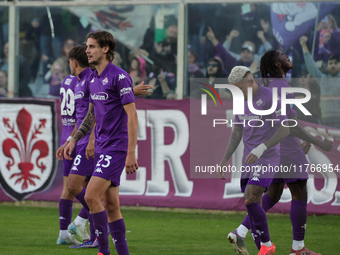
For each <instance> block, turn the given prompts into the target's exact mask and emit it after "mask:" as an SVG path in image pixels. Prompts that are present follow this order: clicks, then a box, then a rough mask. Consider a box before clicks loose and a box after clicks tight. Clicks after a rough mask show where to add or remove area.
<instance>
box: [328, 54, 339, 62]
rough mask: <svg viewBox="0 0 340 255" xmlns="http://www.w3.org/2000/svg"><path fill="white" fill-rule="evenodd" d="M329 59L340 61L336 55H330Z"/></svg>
mask: <svg viewBox="0 0 340 255" xmlns="http://www.w3.org/2000/svg"><path fill="white" fill-rule="evenodd" d="M330 60H336V61H337V62H340V60H339V57H338V56H336V55H332V56H330V58H329V59H328V61H330Z"/></svg>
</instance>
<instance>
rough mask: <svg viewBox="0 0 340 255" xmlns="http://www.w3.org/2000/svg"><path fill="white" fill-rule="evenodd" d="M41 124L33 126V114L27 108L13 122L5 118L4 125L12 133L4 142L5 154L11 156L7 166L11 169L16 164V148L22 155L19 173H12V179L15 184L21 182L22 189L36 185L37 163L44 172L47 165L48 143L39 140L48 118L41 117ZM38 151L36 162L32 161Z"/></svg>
mask: <svg viewBox="0 0 340 255" xmlns="http://www.w3.org/2000/svg"><path fill="white" fill-rule="evenodd" d="M39 122H40V124H39V125H37V126H34V127H32V116H31V114H30V113H29V112H28V111H26V109H25V108H23V109H21V110H20V112H19V113H18V116H17V118H16V125H15V123H11V121H10V119H9V118H3V123H4V126H5V127H6V128H7V129H8V133H9V134H11V135H12V137H11V138H7V139H5V140H4V141H3V143H2V149H3V153H4V155H5V156H6V157H7V158H9V160H8V162H7V163H6V168H7V170H8V171H11V167H12V166H13V165H15V164H16V162H15V157H14V156H13V154H12V152H13V151H12V149H14V150H16V151H17V152H18V154H19V157H20V162H17V163H18V168H19V169H20V172H19V173H15V174H12V175H11V176H10V179H13V180H15V185H17V184H20V183H21V189H22V190H26V189H27V188H28V185H29V184H30V185H33V186H35V185H36V184H35V181H34V179H39V180H40V177H39V176H38V175H35V174H32V173H31V171H32V170H33V169H34V166H35V165H36V166H37V167H38V168H40V170H41V172H42V173H43V172H44V170H45V169H46V165H45V164H44V162H43V160H42V159H43V158H45V157H46V156H47V155H48V153H49V148H48V144H47V143H46V142H45V141H44V140H39V135H40V134H42V132H41V130H42V129H44V128H45V124H46V120H45V119H40V120H39ZM35 151H38V153H39V156H38V157H37V158H36V160H35V162H32V155H33V153H34V152H35Z"/></svg>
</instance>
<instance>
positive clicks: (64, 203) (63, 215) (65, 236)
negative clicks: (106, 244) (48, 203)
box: [56, 75, 88, 245]
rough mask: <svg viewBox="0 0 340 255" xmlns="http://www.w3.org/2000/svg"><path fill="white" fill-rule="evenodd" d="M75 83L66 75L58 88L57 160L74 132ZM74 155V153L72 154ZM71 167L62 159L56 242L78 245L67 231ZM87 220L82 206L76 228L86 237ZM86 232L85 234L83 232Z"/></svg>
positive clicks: (75, 81) (70, 206) (71, 200)
mask: <svg viewBox="0 0 340 255" xmlns="http://www.w3.org/2000/svg"><path fill="white" fill-rule="evenodd" d="M76 84H77V77H75V76H73V75H69V76H67V77H66V78H65V79H64V81H63V83H62V85H61V88H60V99H61V117H62V125H63V131H62V135H61V143H60V144H62V146H60V148H59V149H58V150H57V152H56V157H57V158H58V159H59V160H62V159H63V157H62V156H61V155H62V152H63V150H64V148H65V147H66V145H67V144H68V142H69V140H70V138H72V136H73V135H74V134H75V132H76V119H75V109H74V88H75V86H76ZM72 156H74V155H72ZM71 167H72V161H69V160H65V159H64V160H63V176H64V178H63V191H62V193H61V196H60V199H59V225H60V231H59V237H58V239H57V244H63V245H70V244H73V245H79V244H80V242H79V241H77V240H76V239H75V238H74V237H73V236H71V235H70V233H69V231H68V226H69V224H70V223H71V220H72V205H73V198H74V196H73V195H72V194H71V193H70V192H69V190H68V188H67V182H68V177H69V173H70V170H71ZM86 220H87V212H86V209H85V208H82V209H81V211H80V213H79V215H78V216H77V218H76V219H75V221H79V222H82V223H83V224H79V227H78V228H77V232H79V233H80V234H81V233H83V235H80V236H79V237H80V238H81V239H82V238H86V235H87V237H88V234H87V232H86V230H85V223H86ZM85 233H86V234H85Z"/></svg>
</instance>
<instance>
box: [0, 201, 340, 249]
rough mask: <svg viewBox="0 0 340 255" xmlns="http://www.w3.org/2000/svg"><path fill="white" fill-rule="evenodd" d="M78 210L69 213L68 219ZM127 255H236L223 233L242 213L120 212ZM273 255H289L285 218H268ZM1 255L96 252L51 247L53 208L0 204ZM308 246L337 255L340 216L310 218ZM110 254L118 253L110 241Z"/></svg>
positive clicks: (55, 227)
mask: <svg viewBox="0 0 340 255" xmlns="http://www.w3.org/2000/svg"><path fill="white" fill-rule="evenodd" d="M78 212H79V209H74V214H73V216H74V217H75V216H76V214H77V213H78ZM122 213H123V216H124V219H125V223H126V229H127V231H128V233H127V238H128V245H129V249H130V254H131V255H137V254H138V255H144V254H145V255H167V254H169V255H170V254H171V255H175V254H183V255H190V254H195V255H220V254H221V255H226V254H231V255H232V254H235V253H234V251H233V249H232V248H231V245H230V244H229V243H227V241H226V235H227V234H228V232H230V231H231V230H233V229H235V228H236V227H237V226H238V225H239V223H240V222H241V221H242V220H243V218H244V216H245V213H230V214H222V213H209V212H204V213H202V212H165V211H150V210H148V211H143V210H135V209H124V210H122ZM268 220H269V228H270V232H271V238H272V240H273V242H274V243H275V245H276V247H277V252H276V253H275V255H281V254H282V255H288V254H289V252H290V248H291V240H292V234H291V224H290V220H289V216H288V215H273V214H269V215H268ZM0 230H1V231H0V233H1V234H0V237H1V238H0V254H1V255H26V254H28V255H42V254H44V255H49V254H51V255H52V254H53V255H58V254H60V255H64V254H67V255H72V254H82V255H87V254H92V255H94V254H97V253H98V251H97V250H96V249H81V250H80V249H69V248H68V247H67V246H60V245H56V240H57V237H58V233H59V220H58V209H57V208H43V207H27V206H13V205H2V204H0ZM305 242H306V244H307V247H308V248H309V249H311V250H314V251H318V252H320V253H322V254H323V255H331V254H332V255H333V254H340V216H334V215H327V216H309V217H308V227H307V234H306V238H305ZM246 243H247V247H248V251H249V254H250V255H253V254H257V249H256V247H255V245H254V244H253V241H252V239H251V236H250V235H249V234H248V236H247V239H246ZM110 250H111V254H112V255H114V254H117V253H116V251H115V248H114V245H113V243H112V241H111V238H110Z"/></svg>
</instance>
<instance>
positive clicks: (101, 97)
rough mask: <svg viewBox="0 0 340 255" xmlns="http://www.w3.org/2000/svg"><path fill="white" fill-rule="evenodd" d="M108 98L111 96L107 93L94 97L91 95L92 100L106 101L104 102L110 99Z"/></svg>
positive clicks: (97, 94)
mask: <svg viewBox="0 0 340 255" xmlns="http://www.w3.org/2000/svg"><path fill="white" fill-rule="evenodd" d="M108 97H109V95H108V94H107V93H105V92H98V93H94V94H93V95H92V94H91V99H92V100H100V101H104V100H106V99H108Z"/></svg>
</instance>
